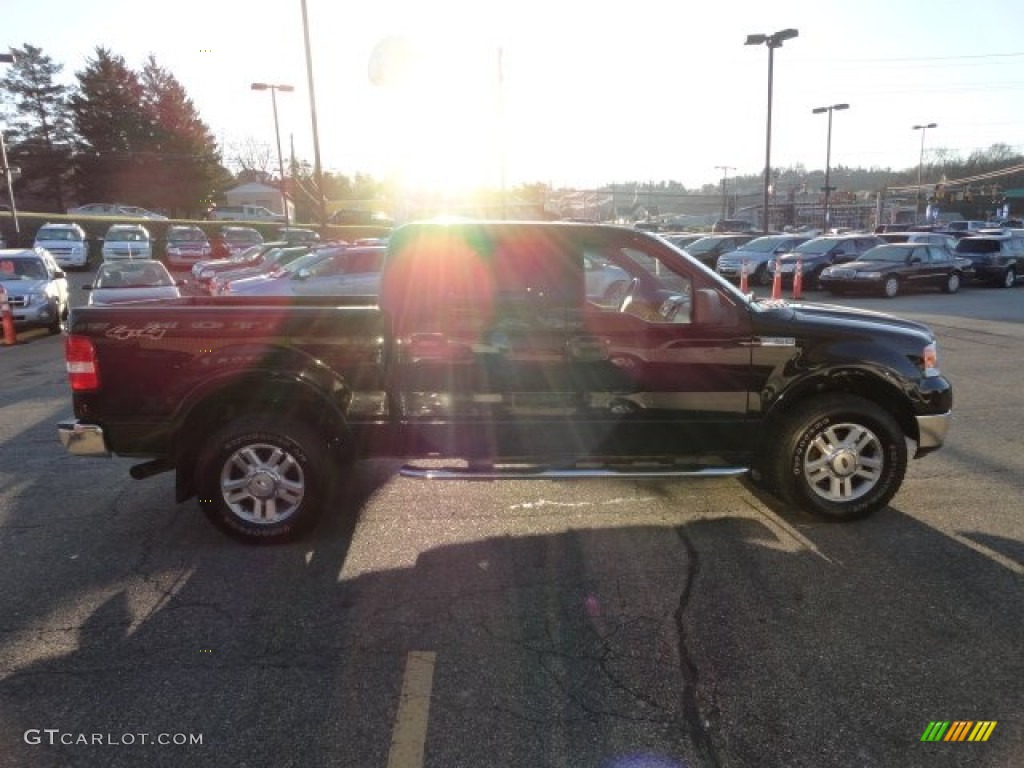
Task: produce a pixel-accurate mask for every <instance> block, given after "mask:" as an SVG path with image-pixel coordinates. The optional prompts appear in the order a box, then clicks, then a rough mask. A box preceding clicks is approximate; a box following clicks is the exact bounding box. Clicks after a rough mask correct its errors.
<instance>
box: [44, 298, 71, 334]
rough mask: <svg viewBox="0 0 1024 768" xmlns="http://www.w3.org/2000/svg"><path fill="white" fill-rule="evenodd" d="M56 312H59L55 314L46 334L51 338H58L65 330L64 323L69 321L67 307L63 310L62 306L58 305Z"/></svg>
mask: <svg viewBox="0 0 1024 768" xmlns="http://www.w3.org/2000/svg"><path fill="white" fill-rule="evenodd" d="M56 310H57V311H56V313H55V314H54V317H53V322H52V323H50V324H49V325H48V326H46V332H47V333H49V334H50V335H51V336H56V335H57V334H58V333H60V332H61V331H62V330H63V329H64V326H63V323H64V320H65V319H67V316H68V310H67V307H65V308H64V309H63V310H62V309H61V308H60V304H59V303H58V304H57V308H56Z"/></svg>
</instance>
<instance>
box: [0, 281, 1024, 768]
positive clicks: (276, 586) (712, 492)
mask: <svg viewBox="0 0 1024 768" xmlns="http://www.w3.org/2000/svg"><path fill="white" fill-rule="evenodd" d="M75 281H79V282H75ZM87 281H88V275H79V274H76V275H74V276H73V278H72V282H73V283H74V284H75V285H80V284H81V283H82V282H87ZM74 290H75V291H77V294H78V296H77V299H78V301H79V303H81V299H82V298H83V297H84V292H82V291H81V290H80V289H74ZM758 290H759V292H764V291H763V290H762V289H758ZM73 295H75V294H74V292H73ZM809 299H810V300H815V301H816V300H829V299H827V297H826V296H825V294H822V293H817V292H813V293H810V294H809ZM837 303H843V304H849V305H853V306H859V307H866V308H871V309H878V310H882V311H891V312H896V313H899V314H906V315H910V316H912V317H914V318H918V319H923V320H925V321H926V322H928V323H930V324H932V326H933V328H934V329H935V331H936V333H937V335H938V338H939V348H940V364H941V367H942V369H943V371H944V372H945V373H946V374H947V375H948V376H949V378H950V379H951V380H952V382H953V384H954V388H955V399H956V410H955V413H956V419H955V422H954V424H953V427H952V430H951V433H950V436H949V440H948V442H947V445H946V446H945V447H944V448H943V449H942V450H941V451H939V452H938V453H936V454H934V455H932V456H929V457H928V458H926V459H924V460H922V461H918V462H912V463H911V466H910V469H909V471H908V477H907V482H906V484H905V486H904V488H903V490H902V491H901V492H900V493H899V494H898V495H897V496H896V498H895V500H894V502H893V503H892V505H891V506H890V508H888V509H887V510H884V511H883V512H882V513H880V514H878V515H876V516H875V517H873V518H871V519H869V520H867V521H864V522H861V523H857V524H852V525H828V524H823V523H820V522H817V521H814V520H812V519H810V518H807V517H804V516H802V515H798V514H794V513H790V512H788V511H785V510H782V509H781V508H779V507H778V505H777V504H776V503H775V502H774V500H773V499H771V498H770V497H767V496H764V495H760V494H759V493H757V492H756V491H755V489H753V488H752V487H751V486H750V485H749V484H748V483H746V482H744V481H735V480H715V481H676V480H672V481H654V480H645V481H632V480H631V481H609V480H602V481H572V482H533V483H530V482H503V483H486V482H472V483H468V482H466V483H449V484H428V483H424V482H422V481H415V480H408V479H399V478H397V477H396V475H395V469H396V465H395V464H393V463H390V462H372V463H367V464H365V465H361V466H359V467H358V468H357V469H356V470H355V472H354V473H353V474H352V477H351V479H350V482H348V483H347V484H346V485H345V489H344V490H343V491H342V492H341V493H339V495H338V498H337V499H336V501H335V506H336V507H337V510H338V511H337V513H336V514H334V515H328V516H327V518H326V519H325V521H324V524H323V525H321V527H320V528H318V529H317V530H316V531H315V533H314V534H313V536H312V537H310V538H309V539H307V540H305V541H303V542H300V543H298V544H295V545H290V546H283V547H275V548H252V547H245V546H242V545H239V544H238V543H236V542H233V541H231V540H228V539H226V538H224V537H222V536H221V535H220V534H218V533H217V532H216V531H214V530H212V529H211V528H210V527H209V526H207V525H206V524H205V521H204V520H202V519H201V518H200V515H199V513H198V511H197V509H196V506H195V502H194V501H193V502H188V503H185V504H182V505H175V504H174V503H173V502H172V501H170V499H172V498H173V491H172V486H173V478H172V477H171V476H170V475H161V476H159V477H156V478H153V479H150V480H147V481H144V482H139V481H134V480H131V479H130V478H128V476H127V467H129V466H130V465H131V464H132V462H131V461H130V460H126V459H117V460H111V461H105V460H89V459H80V458H74V457H71V456H69V455H67V454H66V453H65V452H64V451H63V449H61V448H60V446H59V445H58V444H57V441H56V437H55V428H54V425H55V422H56V421H57V420H58V419H59V418H61V417H63V416H66V415H68V409H69V402H70V401H69V397H68V392H67V387H66V384H65V383H64V374H63V366H62V360H61V357H60V354H61V347H60V344H61V342H60V339H59V338H52V337H48V336H46V334H45V331H43V332H38V333H36V332H31V333H29V334H25V335H24V337H23V338H22V343H20V344H19V345H18V346H16V347H14V348H0V361H2V365H0V411H2V412H3V414H4V416H3V419H0V441H2V445H3V449H2V450H0V488H2V490H0V546H2V547H3V552H4V554H5V557H4V558H3V566H2V567H0V574H2V577H3V582H2V585H0V586H2V596H0V629H2V632H0V750H2V751H0V754H3V755H4V761H5V762H4V765H25V766H49V765H53V766H57V765H61V766H63V765H83V766H93V765H126V766H129V765H139V764H143V763H145V764H147V765H180V764H182V763H183V762H185V761H186V760H187V761H189V762H190V763H191V764H195V765H229V764H230V765H253V766H255V765H270V764H274V765H278V764H279V765H302V766H313V765H359V766H388V765H395V766H399V765H401V766H413V765H427V766H438V767H441V766H445V767H446V766H456V765H465V766H493V765H502V766H516V767H518V766H536V765H544V766H615V768H620V767H622V766H630V768H634V767H635V766H639V765H651V766H658V768H661V767H662V766H674V767H682V766H689V767H694V766H712V765H730V766H731V765H736V766H745V765H752V764H759V765H787V766H791V765H806V766H818V765H850V766H863V765H900V766H916V765H921V766H925V765H927V766H932V765H938V764H941V765H972V766H1004V765H1005V766H1009V765H1012V764H1013V762H1014V761H1015V760H1017V759H1018V757H1019V755H1020V754H1022V753H1024V729H1022V725H1021V724H1022V718H1024V708H1022V704H1021V699H1020V695H1019V689H1020V684H1019V681H1020V679H1021V678H1022V676H1024V668H1022V666H1024V665H1022V659H1021V653H1020V629H1021V626H1022V625H1024V599H1022V598H1024V589H1022V577H1024V564H1022V563H1024V523H1022V520H1021V514H1020V510H1021V509H1022V508H1024V481H1022V480H1021V478H1022V477H1024V451H1022V450H1021V442H1022V438H1021V434H1022V422H1024V418H1022V417H1021V415H1020V414H1021V409H1020V407H1019V406H1018V404H1017V399H1016V398H1015V397H1014V394H1013V393H1014V391H1015V387H1014V385H1013V382H1014V381H1015V380H1016V378H1017V368H1018V367H1019V361H1020V360H1021V359H1024V334H1022V328H1024V292H1022V291H1021V289H1020V288H1017V289H1010V290H999V289H990V288H984V287H973V288H965V289H964V290H962V291H961V292H960V293H958V294H956V295H954V296H946V295H941V294H918V295H911V296H905V297H898V298H896V299H893V300H887V299H882V298H873V297H843V298H842V299H841V300H838V301H837ZM346 509H348V510H353V511H354V514H351V515H346V514H344V511H343V510H346ZM403 690H404V691H405V695H403ZM934 720H951V721H953V720H972V721H979V720H994V721H997V723H998V724H997V726H996V728H995V729H994V731H993V732H992V735H991V736H990V738H989V740H988V741H987V742H984V743H939V744H931V743H922V742H921V741H920V738H921V735H922V733H923V731H924V730H925V728H926V727H927V726H928V724H929V722H930V721H934ZM32 729H58V730H59V731H60V732H61V735H64V734H74V735H77V734H81V733H85V734H90V735H92V734H96V733H99V734H103V735H105V736H109V737H112V738H114V740H115V741H117V742H118V743H117V744H116V745H114V746H103V747H100V746H96V745H88V744H86V745H83V744H81V743H77V744H76V743H74V742H75V741H76V740H75V739H73V738H64V741H65V742H67V741H70V742H72V743H65V744H61V743H60V741H61V738H58V739H57V742H56V743H54V744H49V743H46V742H45V741H44V743H42V744H33V743H30V742H31V739H26V737H25V733H26V731H28V730H32ZM126 733H127V734H141V733H146V734H152V735H154V736H155V735H157V734H161V733H167V734H177V733H186V734H202V737H203V744H202V745H201V746H200V745H193V746H173V745H171V746H159V745H153V744H148V743H147V744H142V743H140V741H141V740H140V739H138V738H136V739H135V740H134V743H132V744H126V743H125V741H126V740H125V739H124V738H122V737H123V735H124V734H126ZM420 755H422V760H420V761H419V762H417V759H418V758H419V756H420ZM643 756H646V758H647V760H646V762H641V758H642V757H643Z"/></svg>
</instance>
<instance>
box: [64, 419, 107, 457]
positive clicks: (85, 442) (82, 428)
mask: <svg viewBox="0 0 1024 768" xmlns="http://www.w3.org/2000/svg"><path fill="white" fill-rule="evenodd" d="M57 436H58V437H59V438H60V444H61V445H63V446H64V448H65V449H67V451H68V453H71V454H73V455H75V456H101V457H109V456H110V455H111V452H110V449H109V448H107V441H106V438H105V437H104V435H103V428H102V427H99V426H97V425H95V424H83V423H81V422H80V421H62V422H60V423H59V424H58V425H57Z"/></svg>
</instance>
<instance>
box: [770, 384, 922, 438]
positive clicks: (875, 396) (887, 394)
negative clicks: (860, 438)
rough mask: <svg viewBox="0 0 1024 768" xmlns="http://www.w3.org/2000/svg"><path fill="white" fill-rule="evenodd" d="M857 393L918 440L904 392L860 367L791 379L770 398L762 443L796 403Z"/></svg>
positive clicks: (912, 413)
mask: <svg viewBox="0 0 1024 768" xmlns="http://www.w3.org/2000/svg"><path fill="white" fill-rule="evenodd" d="M833 393H834V394H846V395H856V396H858V397H862V398H864V399H865V400H867V401H869V402H871V403H874V404H875V405H877V406H878V407H880V408H881V409H882V410H884V411H886V412H887V413H888V414H889V415H890V416H892V417H893V419H895V421H896V423H897V424H899V426H900V429H901V430H902V431H903V434H904V435H906V436H907V437H908V438H909V439H910V440H913V441H914V442H918V441H919V440H920V434H919V431H918V425H917V420H916V419H915V418H914V411H913V408H912V407H911V404H910V401H909V399H908V398H907V393H906V392H905V391H904V390H903V389H902V388H900V387H899V386H898V385H897V384H896V383H894V382H893V381H892V380H891V377H886V376H880V375H879V374H878V372H876V371H872V370H864V369H861V368H840V369H834V370H830V371H827V372H818V373H816V374H815V375H813V376H809V377H807V378H805V379H802V380H801V381H798V382H795V383H793V384H792V385H791V386H790V387H788V388H787V389H786V391H785V392H783V393H782V394H781V395H780V396H779V397H778V398H776V399H775V400H774V402H772V404H771V406H770V407H769V409H768V411H767V413H766V414H765V419H764V423H765V428H764V429H763V430H762V438H761V447H762V448H763V447H764V444H765V442H766V441H767V440H768V439H769V436H770V435H771V434H772V431H773V430H772V426H773V425H776V424H778V423H779V422H781V421H782V420H784V419H785V418H786V416H787V415H788V414H789V412H790V411H791V410H792V409H793V408H795V407H797V406H798V405H800V404H802V403H804V402H806V401H807V400H809V399H811V398H813V397H822V396H827V395H829V394H833Z"/></svg>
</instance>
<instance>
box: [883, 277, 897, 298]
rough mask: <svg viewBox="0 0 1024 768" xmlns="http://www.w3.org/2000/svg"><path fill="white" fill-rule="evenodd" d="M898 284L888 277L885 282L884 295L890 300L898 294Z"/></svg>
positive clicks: (894, 279)
mask: <svg viewBox="0 0 1024 768" xmlns="http://www.w3.org/2000/svg"><path fill="white" fill-rule="evenodd" d="M899 290H900V284H899V282H898V281H897V280H896V278H895V277H890V278H889V279H888V280H886V281H885V295H886V296H889V297H890V298H891V297H893V296H895V295H896V294H897V293H899Z"/></svg>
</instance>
